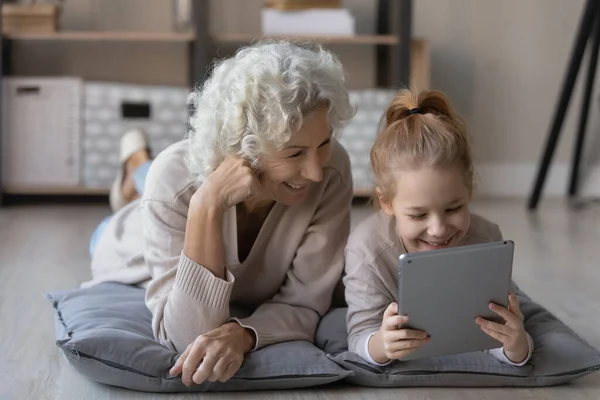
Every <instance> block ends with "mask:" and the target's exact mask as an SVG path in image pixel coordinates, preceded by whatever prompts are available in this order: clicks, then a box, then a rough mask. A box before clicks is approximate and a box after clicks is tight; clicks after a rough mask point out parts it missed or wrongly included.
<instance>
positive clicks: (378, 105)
mask: <svg viewBox="0 0 600 400" xmlns="http://www.w3.org/2000/svg"><path fill="white" fill-rule="evenodd" d="M396 93H397V92H396V91H395V90H387V89H381V90H380V89H368V90H352V91H350V102H351V104H352V105H354V106H355V107H356V108H357V110H356V115H355V116H354V118H353V119H352V120H351V121H350V122H349V123H348V125H347V126H345V127H344V128H343V129H342V132H341V137H340V143H341V144H342V146H344V148H345V149H346V151H347V152H348V155H349V156H350V163H351V165H352V179H353V183H354V191H355V193H358V194H360V195H365V194H369V193H370V192H371V191H372V189H373V174H372V173H371V166H370V152H371V147H372V146H373V143H374V142H375V138H376V137H377V133H378V131H379V124H380V122H381V118H382V117H383V116H384V113H385V110H386V109H387V107H388V106H389V104H390V102H391V101H392V99H393V98H394V96H395V95H396Z"/></svg>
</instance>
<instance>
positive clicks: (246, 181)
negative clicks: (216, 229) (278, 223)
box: [192, 156, 261, 212]
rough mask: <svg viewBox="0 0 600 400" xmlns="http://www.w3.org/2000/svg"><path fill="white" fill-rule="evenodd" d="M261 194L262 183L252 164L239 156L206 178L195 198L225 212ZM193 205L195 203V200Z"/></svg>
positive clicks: (230, 157)
mask: <svg viewBox="0 0 600 400" xmlns="http://www.w3.org/2000/svg"><path fill="white" fill-rule="evenodd" d="M260 194H261V186H260V182H259V180H258V177H257V176H256V173H255V172H254V171H253V170H252V168H251V166H250V163H249V162H248V161H246V160H244V159H243V158H240V157H237V156H228V157H227V158H225V160H223V162H222V163H221V164H220V165H219V166H218V167H217V169H216V170H215V171H214V172H213V173H212V174H210V175H209V176H208V178H206V180H205V181H204V182H203V183H202V185H201V186H200V187H199V188H198V190H197V191H196V193H195V194H194V197H197V198H198V199H199V201H200V202H201V203H202V204H207V205H209V206H212V207H219V209H220V210H221V211H222V212H225V211H227V210H228V209H229V208H231V207H233V206H235V205H236V204H238V203H241V202H242V201H244V200H246V199H247V198H249V197H250V196H259V195H260ZM192 203H195V201H194V199H192Z"/></svg>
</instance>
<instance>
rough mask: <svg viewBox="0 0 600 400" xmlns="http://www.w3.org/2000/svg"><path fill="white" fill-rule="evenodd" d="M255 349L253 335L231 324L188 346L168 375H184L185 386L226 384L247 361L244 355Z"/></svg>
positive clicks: (197, 339)
mask: <svg viewBox="0 0 600 400" xmlns="http://www.w3.org/2000/svg"><path fill="white" fill-rule="evenodd" d="M253 348H254V335H253V334H252V333H251V332H250V331H248V330H247V329H245V328H243V327H242V326H240V325H239V324H238V323H237V322H230V323H227V324H224V325H222V326H220V327H219V328H217V329H213V330H212V331H210V332H208V333H206V334H205V335H200V336H198V337H197V338H196V340H195V341H194V342H192V343H190V344H189V345H188V347H187V348H186V349H185V351H184V352H183V354H182V355H181V356H180V357H179V358H178V359H177V361H176V362H175V365H173V367H172V368H171V370H170V371H169V373H170V374H171V376H177V375H179V374H181V380H182V382H183V383H184V384H185V385H186V386H191V385H192V384H198V385H199V384H201V383H203V382H204V381H206V380H208V381H209V382H217V381H219V382H226V381H227V380H229V379H230V378H231V377H232V376H233V375H234V374H235V373H236V372H237V370H238V369H240V367H241V366H242V362H243V361H244V354H245V353H248V352H249V351H250V350H252V349H253Z"/></svg>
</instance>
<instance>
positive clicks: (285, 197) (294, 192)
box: [276, 183, 310, 206]
mask: <svg viewBox="0 0 600 400" xmlns="http://www.w3.org/2000/svg"><path fill="white" fill-rule="evenodd" d="M278 189H279V190H278V191H277V197H276V201H277V202H279V203H282V204H285V205H286V206H293V205H296V204H299V203H301V202H302V201H304V199H306V197H307V196H308V192H309V189H310V184H306V185H304V186H302V187H298V188H292V187H290V186H289V185H287V184H285V183H280V184H279V188H278Z"/></svg>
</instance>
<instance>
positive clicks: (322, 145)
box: [319, 139, 331, 149]
mask: <svg viewBox="0 0 600 400" xmlns="http://www.w3.org/2000/svg"><path fill="white" fill-rule="evenodd" d="M329 143H331V139H329V140H327V141H325V142H323V143H321V145H320V146H319V148H320V149H322V148H323V147H325V146H327V145H328V144H329Z"/></svg>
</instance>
